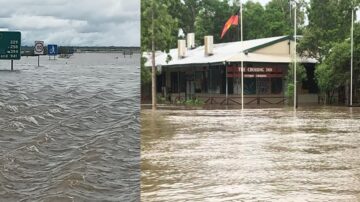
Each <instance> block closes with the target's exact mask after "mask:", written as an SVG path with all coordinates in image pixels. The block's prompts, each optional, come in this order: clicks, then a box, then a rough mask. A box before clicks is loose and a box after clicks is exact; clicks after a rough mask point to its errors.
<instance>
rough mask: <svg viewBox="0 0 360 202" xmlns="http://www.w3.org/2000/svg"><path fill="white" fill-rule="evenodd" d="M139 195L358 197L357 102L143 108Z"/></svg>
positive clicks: (191, 198) (359, 137)
mask: <svg viewBox="0 0 360 202" xmlns="http://www.w3.org/2000/svg"><path fill="white" fill-rule="evenodd" d="M141 124H142V129H141V131H142V137H141V138H142V143H141V144H142V145H141V146H142V149H141V150H142V153H141V158H142V165H141V170H142V173H141V174H142V177H141V184H142V185H141V186H142V187H141V192H142V193H141V195H142V196H141V197H142V201H157V202H158V201H360V156H359V154H360V108H353V109H350V108H347V107H306V108H300V109H298V110H297V112H296V113H295V112H293V111H292V109H291V108H272V109H245V110H244V111H243V112H241V110H159V111H157V112H152V111H151V110H146V109H145V110H142V112H141Z"/></svg>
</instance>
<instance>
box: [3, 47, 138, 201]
mask: <svg viewBox="0 0 360 202" xmlns="http://www.w3.org/2000/svg"><path fill="white" fill-rule="evenodd" d="M139 63H140V56H139V55H133V56H132V58H130V57H129V56H127V57H126V58H123V56H122V54H120V53H78V54H75V55H73V56H72V57H70V58H69V59H61V58H58V59H57V60H49V59H48V57H47V56H42V57H41V60H40V65H41V66H40V67H37V57H22V59H21V60H20V61H14V69H15V70H16V71H15V72H10V71H7V70H9V69H10V61H0V201H1V202H2V201H6V202H7V201H10V202H11V201H46V202H48V201H49V202H50V201H51V202H53V201H65V202H67V201H139V200H140V196H139V193H140V189H139V186H140V180H139V178H140V166H139V161H140V137H139V119H138V116H139V99H140V91H139V82H140V81H139V78H140V76H139V74H140V68H139V66H140V64H139Z"/></svg>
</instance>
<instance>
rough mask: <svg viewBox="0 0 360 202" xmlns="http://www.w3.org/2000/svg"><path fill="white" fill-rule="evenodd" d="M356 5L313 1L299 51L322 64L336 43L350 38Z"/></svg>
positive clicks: (345, 1)
mask: <svg viewBox="0 0 360 202" xmlns="http://www.w3.org/2000/svg"><path fill="white" fill-rule="evenodd" d="M354 5H358V2H357V1H351V0H338V1H334V0H311V1H310V5H309V7H308V19H309V25H308V26H307V27H306V28H305V31H304V34H303V39H302V40H301V41H300V44H299V51H300V52H301V53H302V54H303V55H304V54H306V55H309V56H312V57H314V58H316V59H318V60H319V61H320V62H321V61H322V60H323V59H324V58H325V57H326V55H327V54H329V51H330V49H331V48H332V47H333V45H334V43H339V42H341V41H343V40H344V39H345V38H347V37H349V34H350V25H351V10H352V8H353V7H354Z"/></svg>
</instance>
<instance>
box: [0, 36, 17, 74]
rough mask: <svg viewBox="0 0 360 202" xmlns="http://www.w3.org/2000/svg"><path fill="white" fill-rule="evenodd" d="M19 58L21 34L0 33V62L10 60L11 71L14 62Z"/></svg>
mask: <svg viewBox="0 0 360 202" xmlns="http://www.w3.org/2000/svg"><path fill="white" fill-rule="evenodd" d="M20 58H21V32H9V31H6V32H4V31H2V32H0V60H11V71H13V70H14V61H13V60H20Z"/></svg>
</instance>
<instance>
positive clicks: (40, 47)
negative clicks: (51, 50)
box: [34, 41, 44, 67]
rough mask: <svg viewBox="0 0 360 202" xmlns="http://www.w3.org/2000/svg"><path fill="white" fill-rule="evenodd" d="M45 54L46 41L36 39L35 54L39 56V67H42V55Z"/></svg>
mask: <svg viewBox="0 0 360 202" xmlns="http://www.w3.org/2000/svg"><path fill="white" fill-rule="evenodd" d="M43 54H44V42H43V41H35V46H34V55H37V56H38V67H40V55H43Z"/></svg>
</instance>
